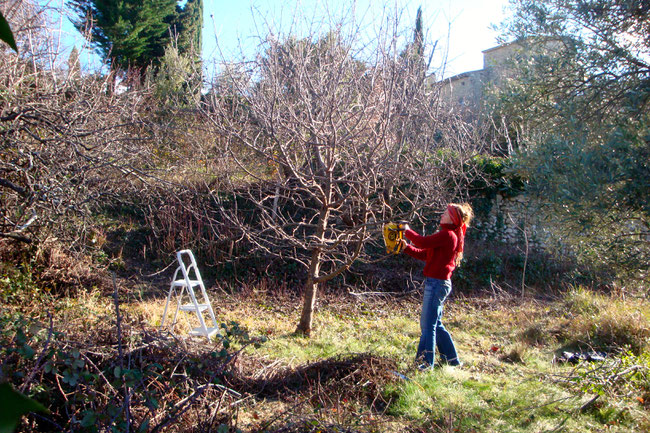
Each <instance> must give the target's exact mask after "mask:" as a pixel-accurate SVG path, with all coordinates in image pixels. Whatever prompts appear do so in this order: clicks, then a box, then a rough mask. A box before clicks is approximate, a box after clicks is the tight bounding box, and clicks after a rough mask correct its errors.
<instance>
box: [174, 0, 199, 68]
mask: <svg viewBox="0 0 650 433" xmlns="http://www.w3.org/2000/svg"><path fill="white" fill-rule="evenodd" d="M176 13H177V18H176V20H175V22H174V26H175V28H174V30H175V33H176V35H177V36H178V40H177V46H178V50H179V52H180V54H182V55H187V56H193V60H194V61H195V62H197V63H198V68H199V70H200V69H201V66H200V64H201V50H202V44H203V38H202V32H201V30H202V27H203V0H187V2H185V6H183V7H181V6H177V7H176Z"/></svg>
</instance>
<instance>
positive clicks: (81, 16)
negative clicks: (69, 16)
mask: <svg viewBox="0 0 650 433" xmlns="http://www.w3.org/2000/svg"><path fill="white" fill-rule="evenodd" d="M69 4H70V6H71V7H72V8H73V9H74V10H75V11H76V13H77V19H76V20H75V21H73V23H74V25H75V27H76V28H77V30H79V31H80V32H81V33H82V34H84V35H86V36H87V37H88V39H89V40H90V41H91V42H92V44H93V46H94V48H95V49H96V50H97V52H98V53H99V54H100V55H101V56H103V57H104V58H105V59H107V60H108V61H109V63H110V65H111V67H112V68H114V69H122V70H126V69H128V68H129V67H136V68H140V69H142V70H144V69H146V67H147V66H149V65H150V64H151V63H152V62H153V63H154V64H155V63H157V61H158V59H160V58H161V57H162V56H163V55H164V54H165V47H166V46H167V45H168V44H169V40H170V35H169V27H170V25H172V23H173V22H174V20H175V19H176V0H69Z"/></svg>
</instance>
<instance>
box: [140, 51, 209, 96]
mask: <svg viewBox="0 0 650 433" xmlns="http://www.w3.org/2000/svg"><path fill="white" fill-rule="evenodd" d="M197 66H198V69H197ZM152 75H154V74H153V73H151V72H150V73H148V78H149V79H150V80H151V81H152V82H153V85H154V93H155V95H156V97H157V98H158V100H159V101H160V102H161V103H162V104H163V105H164V106H167V107H174V108H182V107H195V106H196V104H197V103H198V102H199V98H200V95H201V69H200V63H199V64H198V65H197V63H196V62H195V61H194V60H193V58H192V57H191V56H190V55H184V54H181V53H180V51H179V49H178V48H177V47H175V46H174V45H169V46H167V48H166V49H165V55H164V56H163V57H162V59H161V60H160V65H159V67H158V69H157V70H156V73H155V76H152Z"/></svg>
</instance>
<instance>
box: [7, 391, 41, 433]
mask: <svg viewBox="0 0 650 433" xmlns="http://www.w3.org/2000/svg"><path fill="white" fill-rule="evenodd" d="M0 400H2V408H1V409H0V433H11V432H13V431H14V428H15V427H16V424H18V421H19V420H20V417H21V416H22V415H24V414H27V413H29V412H47V409H45V407H43V405H42V404H40V403H38V402H36V401H34V400H32V399H31V398H28V397H25V396H24V395H23V394H21V393H20V392H17V391H15V390H14V389H13V387H12V386H11V385H10V384H8V383H6V382H5V383H0Z"/></svg>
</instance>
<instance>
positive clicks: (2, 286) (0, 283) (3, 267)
mask: <svg viewBox="0 0 650 433" xmlns="http://www.w3.org/2000/svg"><path fill="white" fill-rule="evenodd" d="M42 292H43V291H42V289H40V288H39V287H38V286H37V285H36V283H35V282H34V279H33V278H32V272H31V269H30V268H29V266H28V265H23V266H22V267H16V266H14V265H13V264H10V263H7V262H0V301H2V303H6V304H15V303H20V302H22V301H25V300H27V299H34V298H35V297H37V296H38V295H39V294H40V293H42Z"/></svg>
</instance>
